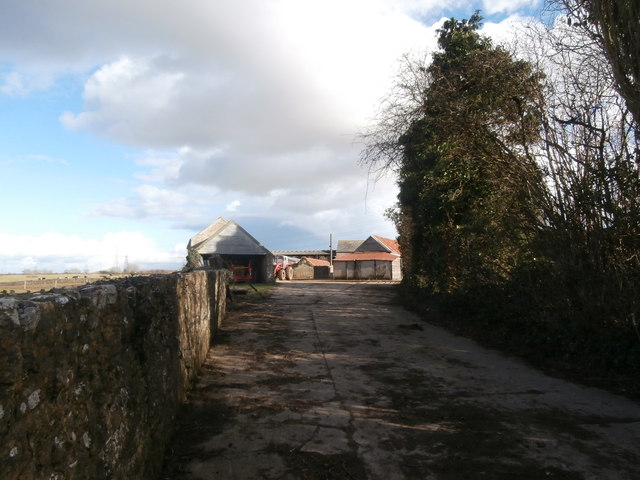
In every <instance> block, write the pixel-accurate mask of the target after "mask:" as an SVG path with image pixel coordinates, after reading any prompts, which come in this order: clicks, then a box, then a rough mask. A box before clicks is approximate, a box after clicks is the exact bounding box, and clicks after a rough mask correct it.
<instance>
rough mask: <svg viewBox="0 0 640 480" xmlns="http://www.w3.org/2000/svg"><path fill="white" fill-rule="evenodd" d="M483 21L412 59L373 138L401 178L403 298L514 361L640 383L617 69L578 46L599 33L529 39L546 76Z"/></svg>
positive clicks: (639, 306) (629, 156) (453, 29)
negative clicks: (515, 355)
mask: <svg viewBox="0 0 640 480" xmlns="http://www.w3.org/2000/svg"><path fill="white" fill-rule="evenodd" d="M561 1H565V0H561ZM580 1H581V0H580ZM589 1H590V0H589ZM625 1H627V0H621V2H625ZM567 2H568V3H571V2H574V0H566V2H565V3H567ZM574 3H575V2H574ZM578 3H580V2H578ZM591 3H593V4H595V3H596V2H595V0H594V2H591ZM636 3H637V2H636ZM580 8H582V7H580ZM570 13H572V14H573V15H577V14H576V12H575V11H574V12H570ZM481 20H482V19H481V17H480V15H479V14H478V13H477V12H476V14H474V15H473V16H472V17H471V18H470V19H469V20H462V21H459V20H456V19H450V20H448V21H446V22H445V23H444V24H443V27H442V29H440V30H439V31H438V33H439V38H438V45H439V47H440V50H439V51H438V52H436V53H434V54H433V56H432V60H431V62H430V63H429V64H424V63H421V62H420V61H413V62H412V61H409V60H408V59H407V60H408V64H407V65H406V66H404V70H403V71H402V72H401V74H400V75H399V86H397V87H396V90H395V91H394V92H393V95H395V97H392V99H391V101H389V102H388V103H387V104H386V105H385V109H383V112H384V114H385V117H384V118H383V119H382V120H381V122H380V126H379V129H380V130H379V131H374V132H373V134H370V135H367V140H369V141H372V142H373V143H371V144H369V145H368V146H367V149H366V150H365V154H364V156H363V158H364V159H365V160H366V161H368V162H370V163H375V162H380V163H382V164H383V165H384V167H385V168H392V169H393V170H394V171H395V173H396V174H397V176H398V184H399V187H400V192H399V195H398V203H397V205H396V207H395V208H394V209H392V210H390V211H389V212H388V216H389V218H392V219H393V220H394V222H395V223H396V226H397V228H398V233H399V241H400V244H401V247H402V252H403V269H404V293H405V294H407V295H409V296H410V297H411V298H413V299H419V300H418V301H419V302H424V301H425V299H426V298H430V299H435V300H437V301H438V305H439V306H440V307H441V308H446V309H448V310H449V311H450V312H453V313H462V314H463V315H461V316H460V318H464V320H463V321H460V323H461V324H464V327H463V329H466V330H467V331H472V332H474V333H476V334H479V335H480V336H482V335H483V334H485V333H486V332H490V335H491V337H492V338H491V339H492V341H497V342H504V344H505V345H508V346H509V347H511V348H516V349H520V350H522V351H525V352H530V353H531V354H534V355H538V356H540V358H554V359H555V360H556V361H560V362H565V361H566V362H568V363H570V364H573V365H574V366H578V367H586V368H590V369H591V368H593V369H596V370H599V371H601V372H603V371H604V372H606V371H607V369H614V370H616V372H619V373H624V374H625V375H632V376H633V375H636V376H637V374H638V372H640V366H639V365H640V364H639V363H638V361H639V360H640V297H639V296H638V295H637V292H638V291H639V290H640V253H639V252H640V126H639V125H638V122H637V120H635V119H634V117H633V115H632V113H633V110H632V107H633V106H632V104H631V103H630V102H629V98H628V96H627V97H625V100H626V101H622V98H621V97H620V95H618V94H617V93H616V89H617V90H618V91H620V90H621V87H620V85H619V81H618V79H617V77H616V75H617V74H616V72H615V69H616V68H618V67H616V66H615V65H614V66H613V67H611V68H608V65H607V61H606V57H604V56H603V55H602V51H601V50H599V49H598V48H597V45H596V46H594V45H595V44H594V43H593V42H589V41H588V40H589V37H588V36H587V37H584V36H583V37H580V36H578V37H572V35H573V34H574V33H575V32H579V31H581V30H580V29H581V28H583V27H585V26H586V27H589V25H592V24H591V23H589V22H586V23H584V22H581V23H580V25H579V28H576V27H571V26H565V27H564V28H565V29H564V30H563V29H562V28H561V27H560V28H559V27H558V26H557V25H554V26H553V28H549V29H547V30H545V31H543V32H542V33H541V34H540V36H539V37H538V38H530V39H529V40H531V45H532V47H531V48H532V49H535V48H536V47H539V50H538V51H535V52H533V53H532V52H528V53H529V57H528V58H532V59H535V60H536V67H535V68H534V67H533V66H532V64H531V63H528V62H525V61H522V60H517V59H515V58H514V57H512V56H511V55H510V54H509V52H507V51H506V50H505V49H504V48H502V47H499V46H494V45H493V44H492V42H491V41H490V40H489V39H487V38H485V37H483V36H482V35H480V34H479V32H478V30H479V28H480V26H481ZM636 24H637V22H636ZM602 31H604V30H602ZM598 32H600V31H596V34H597V33H598ZM556 35H557V37H556ZM536 42H537V43H536ZM547 52H554V55H548V53H547ZM636 57H637V56H636ZM549 66H550V68H549ZM543 68H545V71H546V72H547V73H548V74H549V78H547V77H545V76H544V75H543V74H542V73H540V71H541V70H542V69H543ZM612 68H613V71H612ZM539 69H540V70H539ZM617 81H618V85H617V86H616V82H617ZM638 392H640V386H638Z"/></svg>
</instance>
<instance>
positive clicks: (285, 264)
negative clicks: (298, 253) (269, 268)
mask: <svg viewBox="0 0 640 480" xmlns="http://www.w3.org/2000/svg"><path fill="white" fill-rule="evenodd" d="M299 261H300V259H299V258H295V257H287V256H286V255H283V256H280V257H275V260H274V264H273V276H274V277H275V278H277V279H278V280H285V279H286V280H293V265H295V264H296V263H298V262H299Z"/></svg>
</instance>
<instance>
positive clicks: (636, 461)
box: [161, 281, 640, 480]
mask: <svg viewBox="0 0 640 480" xmlns="http://www.w3.org/2000/svg"><path fill="white" fill-rule="evenodd" d="M392 296H393V290H392V288H390V286H389V285H379V284H351V285H349V284H345V283H331V282H324V283H311V282H295V281H294V282H287V283H281V284H280V285H279V287H278V288H277V289H276V291H275V293H274V294H273V295H272V296H271V297H270V298H269V300H268V301H262V300H261V301H258V302H257V303H254V304H252V305H249V306H248V307H247V308H244V309H240V310H235V311H231V312H230V314H229V315H228V318H227V321H226V323H225V325H224V327H223V329H222V331H221V332H220V335H219V336H218V337H217V339H216V341H215V344H214V346H213V347H212V349H211V350H210V352H209V355H208V358H207V361H206V363H205V365H204V366H203V374H202V376H201V378H200V380H199V382H198V384H197V385H196V387H195V389H194V390H193V392H192V394H191V395H190V398H189V400H188V402H187V403H186V404H185V405H184V408H183V409H182V412H181V414H180V415H179V418H178V422H177V429H176V433H175V436H174V439H173V442H172V444H171V446H170V448H169V449H168V451H167V457H166V459H165V469H164V472H163V474H162V476H161V478H162V479H164V480H186V479H190V480H195V479H197V480H209V479H214V478H215V479H219V478H225V479H243V480H244V479H254V478H263V479H359V480H363V479H372V480H373V479H375V480H377V479H384V480H394V479H427V480H429V479H445V480H448V479H452V480H453V479H456V480H457V479H478V478H487V479H513V478H518V479H524V480H534V479H535V480H538V479H540V478H561V479H593V480H595V479H598V480H600V479H612V480H614V479H630V478H640V453H639V452H638V450H637V445H638V444H640V405H638V403H635V402H633V401H630V400H627V399H625V398H622V397H619V396H616V395H613V394H611V393H607V392H604V391H602V390H598V389H594V388H587V387H583V386H580V385H576V384H573V383H569V382H567V381H565V380H560V379H556V378H552V377H549V376H546V375H544V374H542V373H540V372H538V371H536V370H533V369H531V368H530V367H527V366H525V365H524V364H522V363H521V362H519V361H517V360H514V359H511V358H508V357H505V356H503V355H501V354H499V353H497V352H495V351H491V350H488V349H486V348H483V347H480V346H479V345H478V344H476V343H475V342H473V341H470V340H468V339H465V338H462V337H458V336H455V335H453V334H451V333H449V332H447V331H446V330H444V329H442V328H439V327H436V326H433V325H431V324H429V323H425V322H423V321H421V320H420V319H419V318H418V317H416V316H414V315H413V314H411V313H408V312H407V311H405V310H404V309H402V308H399V307H397V306H395V305H393V304H392V303H391V300H392Z"/></svg>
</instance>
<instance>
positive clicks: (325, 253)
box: [272, 250, 336, 261]
mask: <svg viewBox="0 0 640 480" xmlns="http://www.w3.org/2000/svg"><path fill="white" fill-rule="evenodd" d="M272 253H273V254H274V255H275V256H276V257H278V256H287V257H297V258H304V257H306V258H317V259H319V260H327V261H328V260H329V250H273V252H272ZM335 253H336V251H335V250H333V254H334V255H333V256H334V257H335Z"/></svg>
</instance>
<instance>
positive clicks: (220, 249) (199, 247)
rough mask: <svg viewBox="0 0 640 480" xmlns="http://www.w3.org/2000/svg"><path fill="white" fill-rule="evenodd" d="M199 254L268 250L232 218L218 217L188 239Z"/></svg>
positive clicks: (236, 253) (240, 253)
mask: <svg viewBox="0 0 640 480" xmlns="http://www.w3.org/2000/svg"><path fill="white" fill-rule="evenodd" d="M189 248H193V249H194V250H196V251H197V252H198V253H200V254H201V255H204V254H220V255H267V254H269V253H270V252H269V251H268V250H267V249H266V248H265V247H264V246H262V244H261V243H260V242H258V241H257V240H256V239H255V238H253V237H252V236H251V234H250V233H249V232H247V231H246V230H245V229H244V228H242V227H241V226H240V225H238V224H237V223H236V222H235V221H234V220H225V219H224V218H222V217H220V218H218V220H216V221H215V222H213V223H212V224H211V225H209V226H208V227H207V228H205V229H204V230H202V231H201V232H199V233H198V234H196V235H194V236H193V237H192V238H191V240H190V241H189Z"/></svg>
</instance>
